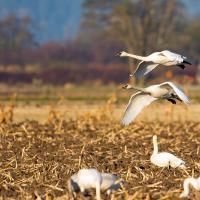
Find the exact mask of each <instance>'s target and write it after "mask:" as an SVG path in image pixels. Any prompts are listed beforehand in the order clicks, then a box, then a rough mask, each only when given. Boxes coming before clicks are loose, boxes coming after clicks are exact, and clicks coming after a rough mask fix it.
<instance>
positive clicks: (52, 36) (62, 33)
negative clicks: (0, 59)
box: [0, 0, 200, 42]
mask: <svg viewBox="0 0 200 200" xmlns="http://www.w3.org/2000/svg"><path fill="white" fill-rule="evenodd" d="M83 1H84V0H74V1H73V0H0V19H1V18H3V17H4V16H6V15H8V14H10V13H13V12H14V13H17V14H18V15H29V16H31V18H32V19H33V21H34V23H35V24H36V26H37V28H38V30H37V31H36V39H37V40H38V41H40V42H45V41H49V40H57V41H62V40H63V39H66V38H68V37H73V36H74V35H75V34H76V32H77V30H78V28H79V25H80V20H81V13H82V3H83ZM182 1H183V2H184V3H185V5H186V8H187V9H188V11H189V13H190V14H191V15H197V14H200V0H182Z"/></svg>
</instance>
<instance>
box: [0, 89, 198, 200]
mask: <svg viewBox="0 0 200 200" xmlns="http://www.w3.org/2000/svg"><path fill="white" fill-rule="evenodd" d="M74 90H77V91H74V95H73V92H72V91H71V92H69V94H70V97H73V98H71V99H70V98H67V96H65V95H64V97H60V96H62V95H61V94H62V92H61V93H59V92H58V91H56V96H55V97H56V98H55V99H51V98H50V97H49V98H48V99H46V100H45V101H44V102H39V101H37V100H36V101H32V102H30V101H29V100H30V99H29V96H28V95H27V94H26V95H25V93H24V97H25V99H26V101H19V100H18V101H17V100H16V98H14V97H13V98H10V97H9V95H10V94H11V93H13V91H12V92H10V91H9V95H8V101H4V102H2V105H1V112H0V120H1V124H0V156H1V159H0V171H1V173H0V191H1V192H0V197H1V198H2V199H37V200H40V199H47V200H49V199H60V200H64V199H69V196H68V190H67V180H68V178H69V177H70V176H71V175H72V174H73V173H75V172H77V171H78V170H79V169H80V168H83V167H87V168H88V167H94V168H97V169H98V170H99V171H101V172H111V173H116V174H118V175H119V176H120V177H121V178H123V179H124V180H125V182H126V184H125V185H124V189H123V190H121V191H118V192H116V193H115V194H114V195H113V196H111V197H108V196H106V195H105V194H103V196H102V198H103V199H124V200H132V199H138V200H140V199H146V200H150V199H170V200H174V199H179V198H178V197H179V195H180V193H181V192H182V184H183V180H184V179H185V178H186V177H188V176H194V177H198V176H199V174H200V162H199V148H200V147H199V144H200V135H199V132H200V123H199V113H200V104H198V100H197V99H194V100H193V99H192V103H191V105H190V106H188V107H186V106H184V105H182V104H178V105H171V104H169V103H168V102H158V103H154V104H152V105H151V106H149V107H148V108H145V109H144V110H143V112H142V113H141V115H139V117H138V118H137V120H136V121H135V122H134V123H132V124H131V125H130V126H127V127H124V126H122V125H121V124H120V119H121V116H122V114H123V110H124V108H125V106H126V103H127V101H128V98H129V96H130V93H128V92H124V91H122V92H121V93H122V94H118V93H117V94H116V91H117V89H116V90H115V91H114V92H113V90H112V88H106V91H104V90H103V89H102V88H101V89H100V91H96V95H95V91H93V90H92V91H91V93H88V94H90V95H91V96H94V97H95V98H96V99H95V100H94V99H93V100H92V98H91V99H90V98H89V99H88V98H87V97H88V96H87V93H86V89H82V90H83V91H82V93H80V90H81V89H79V90H78V89H74ZM30 91H31V90H30ZM84 91H85V92H84ZM107 92H109V94H107ZM97 93H98V95H97ZM43 94H44V93H43ZM43 94H42V95H43ZM49 94H51V95H52V97H53V94H54V93H53V90H52V91H51V92H50V93H49ZM104 94H107V95H106V96H105V98H104V99H103V98H102V97H104ZM20 95H22V92H21V93H20ZM31 95H33V94H32V93H31ZM51 95H50V96H51ZM78 95H80V96H83V97H84V98H83V99H79V98H77V99H76V100H75V97H76V96H78ZM35 96H36V97H38V95H35ZM44 96H46V95H44ZM4 97H5V96H4ZM99 97H101V98H100V99H98V98H99ZM2 98H3V97H2ZM38 98H39V97H38ZM9 99H10V100H9ZM14 99H15V100H14ZM72 99H73V101H72ZM107 99H108V100H107ZM27 102H28V103H27ZM154 134H156V135H157V136H158V141H159V149H160V150H161V151H168V152H171V153H174V154H176V155H177V156H179V157H181V158H182V159H183V160H185V161H186V165H187V173H186V172H185V171H181V170H178V169H167V168H166V169H160V168H157V167H156V166H153V165H152V164H151V163H150V160H149V159H150V156H151V154H152V150H153V145H152V136H153V135H154ZM89 194H90V196H88V197H83V196H82V195H81V194H79V195H78V199H94V192H93V191H91V192H90V193H89ZM199 198H200V195H199V194H198V192H195V191H194V190H192V193H191V194H190V199H196V200H197V199H199Z"/></svg>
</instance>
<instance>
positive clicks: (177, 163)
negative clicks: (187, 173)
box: [150, 135, 186, 169]
mask: <svg viewBox="0 0 200 200" xmlns="http://www.w3.org/2000/svg"><path fill="white" fill-rule="evenodd" d="M150 161H151V163H153V164H154V165H156V166H158V167H168V168H169V167H172V168H180V169H186V166H185V162H184V161H183V160H181V159H180V158H178V157H176V156H175V155H173V154H171V153H168V152H160V153H159V152H158V143H157V136H156V135H154V136H153V154H152V155H151V158H150Z"/></svg>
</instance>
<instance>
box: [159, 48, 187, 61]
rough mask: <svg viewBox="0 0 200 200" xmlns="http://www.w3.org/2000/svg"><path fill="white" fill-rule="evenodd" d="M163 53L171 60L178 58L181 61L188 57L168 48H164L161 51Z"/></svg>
mask: <svg viewBox="0 0 200 200" xmlns="http://www.w3.org/2000/svg"><path fill="white" fill-rule="evenodd" d="M161 53H162V54H163V55H165V56H166V57H167V58H169V59H170V60H172V61H173V60H178V61H180V62H182V61H183V59H186V57H184V56H182V55H180V54H177V53H173V52H171V51H168V50H164V51H161Z"/></svg>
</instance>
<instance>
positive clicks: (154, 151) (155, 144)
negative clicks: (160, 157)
mask: <svg viewBox="0 0 200 200" xmlns="http://www.w3.org/2000/svg"><path fill="white" fill-rule="evenodd" d="M156 154H158V143H157V138H156V137H153V155H156Z"/></svg>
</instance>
